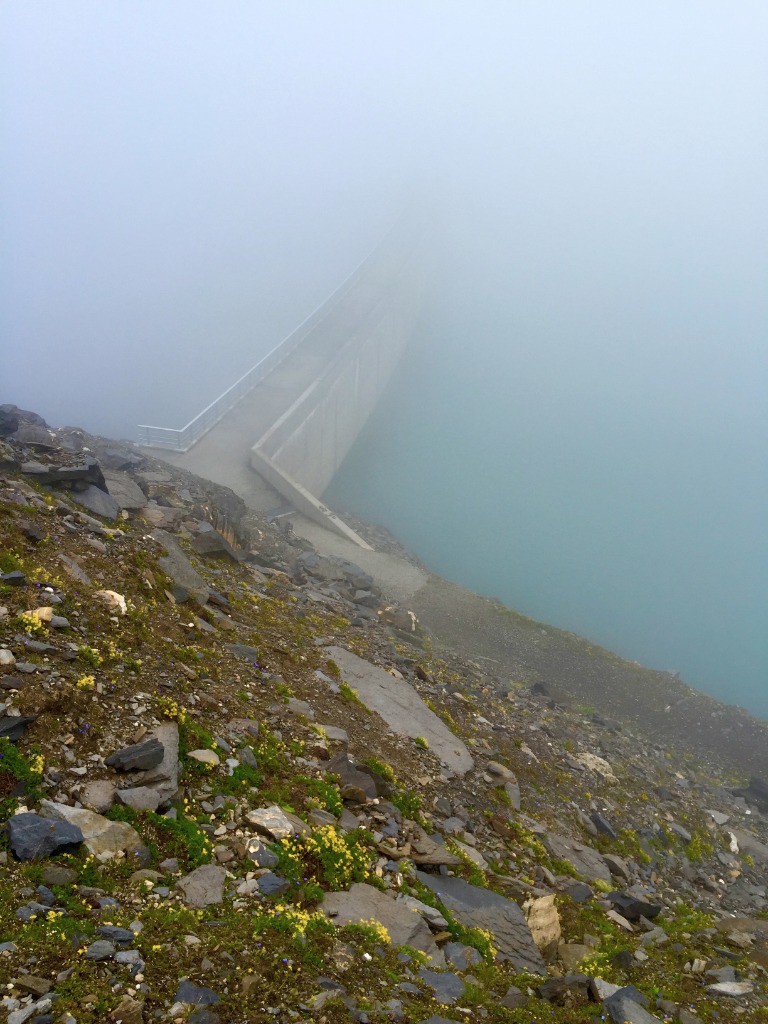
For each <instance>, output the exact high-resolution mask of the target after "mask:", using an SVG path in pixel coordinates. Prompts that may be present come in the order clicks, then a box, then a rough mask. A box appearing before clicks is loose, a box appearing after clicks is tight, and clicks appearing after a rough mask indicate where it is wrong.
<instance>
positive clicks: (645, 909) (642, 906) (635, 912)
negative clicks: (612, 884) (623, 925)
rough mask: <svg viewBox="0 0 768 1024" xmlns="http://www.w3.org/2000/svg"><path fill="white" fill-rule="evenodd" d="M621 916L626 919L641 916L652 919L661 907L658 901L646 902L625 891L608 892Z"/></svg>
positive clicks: (631, 919) (633, 919)
mask: <svg viewBox="0 0 768 1024" xmlns="http://www.w3.org/2000/svg"><path fill="white" fill-rule="evenodd" d="M607 898H608V899H609V900H610V901H611V903H612V904H613V905H614V907H615V908H616V910H618V912H619V913H620V914H621V916H622V917H626V919H627V920H628V921H639V920H640V918H641V917H645V918H647V919H648V920H649V921H652V920H653V919H654V917H658V915H659V914H660V913H661V910H662V907H661V904H660V903H648V902H646V900H641V899H637V898H636V897H635V896H629V895H628V894H627V893H625V892H610V893H608V897H607Z"/></svg>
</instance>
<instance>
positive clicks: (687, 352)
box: [326, 278, 768, 717]
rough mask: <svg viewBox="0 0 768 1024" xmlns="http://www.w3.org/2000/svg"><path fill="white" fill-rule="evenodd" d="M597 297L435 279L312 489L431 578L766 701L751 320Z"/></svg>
mask: <svg viewBox="0 0 768 1024" xmlns="http://www.w3.org/2000/svg"><path fill="white" fill-rule="evenodd" d="M528 284H530V281H529V282H528ZM603 298H604V300H605V301H603V302H599V303H584V302H582V301H581V298H580V296H579V295H578V294H577V293H576V292H574V293H573V295H571V296H570V298H569V297H568V296H567V295H566V296H564V297H563V296H561V300H560V302H559V304H558V306H557V308H556V309H555V308H553V307H552V306H551V305H550V304H548V303H547V302H546V301H545V300H544V293H543V291H541V292H539V291H537V288H536V287H533V288H532V289H531V288H529V287H528V286H527V285H526V284H525V283H520V284H518V285H517V286H515V287H512V286H511V285H508V287H507V288H506V290H504V291H502V290H500V289H499V288H498V282H495V283H494V282H491V283H490V284H489V283H488V282H487V280H482V281H481V280H480V279H479V278H478V279H477V280H475V281H474V282H470V283H469V284H468V285H467V286H466V287H465V288H464V289H463V290H462V293H461V294H460V295H457V293H456V291H455V290H451V289H447V288H446V289H445V290H444V291H443V292H442V293H441V291H440V287H438V289H437V291H436V293H435V295H434V296H433V297H432V301H431V303H430V304H429V305H428V307H427V309H426V310H425V314H424V318H423V322H422V324H421V325H420V328H419V330H418V332H417V337H416V339H415V343H414V345H413V347H412V348H411V349H410V351H409V352H408V353H407V355H406V357H405V360H404V362H403V364H402V365H401V367H400V370H399V373H398V374H397V376H396V378H395V379H394V380H393V381H392V384H391V386H390V388H389V390H388V392H387V395H386V397H385V399H384V400H383V402H382V404H381V406H380V407H379V409H378V410H377V412H376V414H375V415H374V417H373V418H372V420H371V421H370V422H369V423H368V425H367V428H366V430H365V432H364V433H363V435H362V436H361V437H360V438H359V440H358V442H357V443H356V445H355V447H354V448H353V450H352V452H351V453H350V455H349V457H348V458H347V460H346V462H345V464H344V466H343V467H342V468H341V470H340V472H339V474H338V476H337V478H336V479H335V481H334V482H333V484H332V486H331V488H330V489H329V491H328V492H327V493H326V499H327V500H328V501H329V502H330V503H332V504H335V505H337V506H339V507H341V508H347V509H349V510H350V511H353V512H355V513H357V514H359V515H361V516H362V517H364V518H367V519H369V520H371V521H374V522H378V523H382V524H383V525H385V526H387V527H388V528H389V529H390V530H391V531H392V532H393V533H394V534H395V535H396V536H397V537H398V538H399V539H400V540H401V541H402V542H403V543H404V544H405V545H406V546H407V547H408V548H409V549H410V550H412V551H413V552H414V553H416V554H417V555H418V556H419V557H420V558H421V559H422V560H423V561H424V562H425V563H427V564H428V565H429V566H430V568H432V569H433V570H435V571H436V572H438V573H440V574H441V575H443V576H445V577H447V578H449V579H452V580H455V581H456V582H459V583H462V584H464V585H466V586H468V587H470V588H472V589H474V590H476V591H479V592H481V593H484V594H487V595H491V596H494V597H497V598H499V599H500V600H502V601H504V602H505V603H506V604H508V605H510V606H511V607H513V608H515V609H517V610H519V611H521V612H523V613H525V614H527V615H530V616H533V617H535V618H537V619H541V620H543V621H545V622H549V623H552V624H554V625H557V626H559V627H562V628H565V629H569V630H573V631H575V632H578V633H580V634H583V635H585V636H587V637H589V638H591V639H592V640H594V641H597V642H598V643H600V644H602V645H604V646H606V647H608V648H610V649H612V650H615V651H617V652H618V653H620V654H622V655H623V656H625V657H628V658H630V659H635V660H638V661H640V662H641V663H643V664H646V665H649V666H653V667H657V668H664V669H670V670H675V671H679V672H681V674H682V676H683V678H684V679H685V681H686V682H688V683H689V684H690V685H692V686H694V687H696V688H697V689H701V690H704V691H706V692H709V693H711V694H713V695H715V696H716V697H718V698H720V699H722V700H725V701H727V702H728V703H733V704H740V705H742V706H743V707H746V708H747V709H749V710H750V711H752V712H753V713H755V714H758V715H762V716H765V717H768V686H767V685H766V684H767V682H768V629H767V628H766V625H767V624H768V531H767V530H766V511H767V510H768V415H767V414H766V399H765V393H766V385H768V373H766V368H765V359H764V355H763V354H762V353H761V346H760V345H756V346H755V345H753V344H752V342H753V340H754V338H753V336H752V334H751V333H750V332H751V331H752V327H753V325H754V318H752V319H750V318H749V316H747V315H746V313H744V310H743V308H742V316H741V319H740V321H739V324H740V329H741V330H742V332H744V337H743V338H742V341H743V342H744V343H743V344H742V345H741V347H740V348H739V346H738V345H737V346H736V348H737V351H734V347H733V346H734V343H735V341H738V338H736V339H735V338H734V334H733V330H734V323H733V320H734V317H735V313H734V310H733V308H731V307H730V306H729V307H728V308H726V309H725V310H724V309H723V304H722V301H721V300H722V295H719V294H718V295H712V296H709V297H707V296H704V297H702V294H701V293H698V294H696V295H695V297H694V298H691V299H690V300H686V299H685V296H682V297H681V296H679V295H678V296H677V299H676V302H675V303H668V304H667V308H666V309H663V308H662V309H661V311H660V310H659V308H658V302H654V303H647V304H646V303H644V302H642V301H640V300H639V299H638V301H637V302H635V303H634V304H633V303H632V302H629V303H627V302H625V301H621V302H620V301H618V299H617V297H616V295H615V294H612V295H605V296H603ZM746 308H747V310H748V309H749V303H746ZM596 310H598V312H596ZM649 310H650V312H649ZM736 319H737V320H738V317H736ZM739 324H737V325H736V328H738V327H739Z"/></svg>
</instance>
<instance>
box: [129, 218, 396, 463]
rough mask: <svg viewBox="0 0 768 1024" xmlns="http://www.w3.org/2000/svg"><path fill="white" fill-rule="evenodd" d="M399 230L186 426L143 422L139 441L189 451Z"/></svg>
mask: <svg viewBox="0 0 768 1024" xmlns="http://www.w3.org/2000/svg"><path fill="white" fill-rule="evenodd" d="M394 232H395V229H394V228H390V230H389V231H388V232H387V233H386V235H385V236H384V238H383V239H382V240H381V241H380V242H379V243H378V245H376V247H375V248H374V249H372V250H371V252H369V253H368V255H367V256H366V257H365V259H363V260H362V261H361V262H360V263H359V264H358V265H357V266H356V267H355V269H354V270H353V271H352V273H351V274H349V275H348V276H347V277H346V278H345V279H344V281H342V283H341V284H340V285H339V287H338V288H336V289H335V291H333V292H332V293H331V295H329V296H328V298H327V299H325V300H324V301H323V302H322V303H321V304H320V305H319V306H318V307H317V309H315V310H314V312H312V313H310V314H309V316H308V317H306V319H304V320H302V322H301V323H300V324H299V326H298V327H296V328H295V329H294V330H293V331H291V333H290V334H289V335H288V336H287V337H286V338H283V340H282V341H281V342H280V343H279V344H278V345H276V346H275V348H273V349H272V351H271V352H268V353H267V355H266V356H264V358H263V359H260V360H259V362H258V363H256V364H255V365H254V366H252V367H251V368H250V370H247V371H246V372H245V373H244V374H243V376H242V377H240V378H239V379H238V380H236V381H235V383H234V384H232V385H231V386H230V387H228V388H227V390H226V391H224V392H222V394H220V395H219V396H218V398H215V399H214V400H213V401H212V402H211V403H210V405H207V406H206V407H205V408H204V409H203V410H202V412H199V413H198V414H197V416H195V417H194V418H193V419H191V420H190V421H189V423H187V424H185V426H183V427H155V426H150V425H148V424H145V423H142V424H139V427H138V432H139V442H138V443H139V444H140V445H143V446H145V447H148V448H165V449H167V450H171V451H177V452H186V451H189V449H190V448H191V447H192V445H194V444H195V443H196V442H197V441H199V440H200V438H201V437H202V436H203V435H204V434H206V433H207V432H208V431H209V430H210V429H211V428H212V427H214V426H215V425H216V424H217V423H218V422H219V420H221V419H223V417H224V416H225V415H226V414H227V413H228V412H229V411H230V409H233V408H234V407H235V406H236V405H237V403H238V402H240V401H241V399H243V398H244V397H245V396H246V395H247V394H248V393H249V392H250V391H252V390H253V388H255V387H256V385H257V384H259V383H260V382H261V381H262V380H264V378H265V377H266V376H267V374H268V373H270V372H271V371H272V370H274V368H275V367H276V366H278V365H279V364H280V363H281V362H282V361H283V360H284V359H285V358H287V356H289V355H290V354H291V352H293V351H294V349H295V348H297V347H298V345H299V344H300V343H301V342H302V341H303V340H304V339H305V338H306V336H307V335H308V334H309V332H310V331H311V330H312V329H313V328H314V327H316V326H317V325H318V324H319V323H321V322H322V320H323V319H325V317H326V316H327V315H328V314H329V313H330V312H331V309H332V307H333V306H334V305H335V304H336V303H337V302H338V300H339V299H340V298H341V297H342V296H343V295H344V294H345V292H347V291H348V290H349V289H350V288H351V286H352V285H353V284H354V283H355V281H356V280H357V278H358V277H359V276H360V275H361V273H362V271H363V270H364V269H365V268H366V266H367V265H368V263H370V262H371V261H372V260H373V258H374V257H375V256H376V255H377V254H378V253H379V252H380V251H381V250H382V248H383V246H384V244H385V243H386V242H387V241H388V240H389V238H390V237H391V236H392V235H393V234H394Z"/></svg>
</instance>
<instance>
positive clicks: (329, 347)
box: [139, 223, 424, 547]
mask: <svg viewBox="0 0 768 1024" xmlns="http://www.w3.org/2000/svg"><path fill="white" fill-rule="evenodd" d="M421 239H422V231H421V230H420V229H419V228H417V227H416V226H415V225H414V224H405V223H402V224H398V225H397V226H396V227H395V228H393V229H392V230H391V231H390V232H389V234H388V235H387V236H386V237H385V238H384V240H383V241H382V242H381V243H380V244H379V245H378V246H377V247H376V249H374V251H373V252H372V253H371V254H370V255H369V256H368V257H367V258H366V259H365V260H364V261H363V262H362V263H361V264H360V266H359V267H357V269H356V270H354V271H353V272H352V274H350V276H349V277H348V278H347V279H346V280H345V281H344V282H343V283H342V284H341V285H340V286H339V288H337V289H336V291H335V292H334V293H333V294H332V295H331V296H329V297H328V299H326V301H325V302H324V303H323V304H322V305H321V306H320V307H319V308H318V309H317V310H315V312H314V313H312V314H311V315H310V316H309V317H308V318H307V319H306V320H305V321H304V322H303V323H301V324H300V325H299V326H298V327H297V328H296V329H295V330H294V331H293V332H292V333H291V334H290V335H289V336H288V337H287V338H285V339H284V340H283V341H282V342H280V344H279V345H277V347H276V348H274V349H273V350H272V351H271V352H270V353H269V354H268V355H267V356H265V357H264V358H263V359H262V360H260V362H258V363H257V364H256V365H255V366H253V367H252V368H251V369H250V370H249V371H248V372H247V373H245V374H244V375H243V376H242V377H241V378H240V379H239V380H237V381H236V382H235V383H234V384H233V385H232V386H231V387H230V388H228V389H227V390H226V391H225V392H224V393H223V394H222V395H220V396H219V397H218V398H216V399H215V400H214V401H213V402H211V404H210V405H208V406H207V407H206V408H205V409H203V411H202V412H200V413H199V414H198V415H197V416H195V417H194V419H192V420H190V422H189V423H187V424H186V426H184V427H181V428H173V427H155V426H149V425H141V426H140V427H139V443H140V444H142V445H144V446H146V447H151V448H155V449H158V454H159V455H160V456H161V457H162V458H163V459H165V460H166V461H168V462H171V463H173V464H174V465H177V466H182V467H184V468H185V469H189V470H191V471H192V472H194V473H197V474H199V475H200V476H203V477H206V478H207V479H209V480H213V481H215V482H216V483H220V484H223V485H225V486H227V487H231V488H232V489H233V490H234V491H235V492H236V493H237V494H239V495H240V496H241V497H242V498H243V499H244V500H245V501H246V502H247V504H248V505H250V506H251V507H252V508H254V509H257V510H259V511H261V512H274V511H276V510H278V509H280V508H284V507H285V505H286V502H287V504H288V505H289V506H290V508H291V509H294V510H296V511H297V512H300V513H302V514H303V515H305V516H307V517H308V518H309V519H310V520H313V521H314V522H316V523H319V524H320V525H322V526H325V527H326V528H328V529H331V530H332V531H334V532H335V533H337V534H340V535H341V536H343V537H345V538H346V539H347V540H350V541H353V542H354V543H355V544H357V545H358V546H359V547H368V545H367V544H366V542H365V541H364V540H363V539H362V538H361V537H360V536H359V535H358V534H357V533H355V531H354V530H352V529H351V527H350V526H349V525H348V524H347V523H345V522H344V521H343V520H342V519H341V517H339V516H338V515H336V514H335V513H334V512H332V511H331V510H330V509H329V508H327V507H326V506H325V505H324V504H323V502H322V500H321V498H322V494H323V492H324V490H325V489H326V487H327V486H328V484H329V483H330V482H331V480H332V479H333V476H334V474H335V473H336V471H337V470H338V468H339V466H340V465H341V463H342V462H343V460H344V458H345V456H346V455H347V453H348V451H349V449H350V448H351V447H352V445H353V443H354V442H355V440H356V438H357V437H358V435H359V433H360V431H361V430H362V428H363V426H364V424H365V422H366V420H367V419H368V417H369V416H370V415H371V412H372V411H373V409H374V408H375V406H376V404H377V402H378V400H379V399H380V397H381V395H382V393H383V392H384V390H385V388H386V386H387V384H388V382H389V380H390V378H391V376H392V373H393V371H394V369H395V367H396V366H397V363H398V361H399V359H400V356H401V355H402V353H403V350H404V349H405V346H406V345H407V343H408V341H409V339H410V337H411V335H412V332H413V328H414V325H415V322H416V318H417V317H418V314H419V310H420V307H421V298H422V293H423V285H424V281H423V263H422V259H421Z"/></svg>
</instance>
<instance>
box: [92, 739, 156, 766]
mask: <svg viewBox="0 0 768 1024" xmlns="http://www.w3.org/2000/svg"><path fill="white" fill-rule="evenodd" d="M164 753H165V749H164V747H163V744H162V743H161V742H160V740H158V739H157V738H156V737H154V736H153V737H152V738H151V739H148V740H143V741H142V742H141V743H132V744H131V745H130V746H128V747H123V748H122V750H116V751H115V753H114V754H110V756H109V757H108V758H106V759H105V761H104V764H106V765H108V766H109V767H110V768H114V769H115V771H118V772H135V771H147V770H148V769H149V768H156V767H157V766H158V765H159V764H160V763H161V762H162V760H163V755H164Z"/></svg>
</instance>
